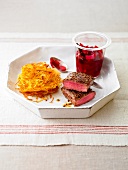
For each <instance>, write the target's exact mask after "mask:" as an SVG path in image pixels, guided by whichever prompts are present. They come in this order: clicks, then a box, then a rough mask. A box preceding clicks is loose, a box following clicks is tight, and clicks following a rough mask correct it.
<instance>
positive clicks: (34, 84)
mask: <svg viewBox="0 0 128 170" xmlns="http://www.w3.org/2000/svg"><path fill="white" fill-rule="evenodd" d="M60 85H61V77H60V72H59V71H58V70H57V69H55V68H50V67H49V65H48V64H46V63H45V62H39V63H30V64H26V65H24V66H23V67H22V70H21V74H19V75H18V82H17V86H18V90H19V92H21V93H22V94H23V95H24V96H25V97H26V98H27V99H29V97H28V96H34V97H36V98H37V99H38V98H42V99H46V95H48V94H51V93H54V92H56V91H57V90H58V88H59V87H60Z"/></svg>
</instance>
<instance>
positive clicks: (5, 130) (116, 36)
mask: <svg viewBox="0 0 128 170" xmlns="http://www.w3.org/2000/svg"><path fill="white" fill-rule="evenodd" d="M107 34H108V35H109V36H110V37H111V38H112V44H111V46H110V47H109V48H108V49H107V56H108V57H110V58H111V59H112V60H113V62H114V65H115V68H116V72H117V76H118V79H119V82H120V85H121V88H120V90H119V91H118V93H117V95H116V96H115V98H114V100H112V101H110V102H109V103H108V104H106V105H105V106H104V107H103V108H102V109H100V110H99V111H98V112H96V113H95V114H94V115H93V116H92V117H90V118H87V119H41V118H40V117H38V116H37V115H35V114H34V113H32V112H31V111H29V110H28V109H27V108H25V107H24V106H23V105H21V104H20V103H18V102H17V101H16V100H14V99H13V98H12V96H10V94H9V93H8V92H7V91H6V89H5V88H6V83H7V70H8V63H9V61H10V60H12V59H13V58H17V57H18V56H20V55H22V54H23V53H26V52H27V51H30V50H31V49H33V48H35V47H37V46H42V45H44V44H45V45H46V44H47V45H48V44H49V45H51V44H56V45H57V44H62V45H63V44H71V38H72V36H73V34H10V33H4V34H2V33H1V34H0V59H1V62H0V82H1V83H0V88H1V91H0V116H1V119H0V145H35V146H47V145H63V144H74V145H109V146H126V145H128V126H127V122H128V114H127V113H128V104H127V103H128V102H127V100H128V89H127V86H128V82H127V78H126V77H127V72H128V57H127V52H128V33H107Z"/></svg>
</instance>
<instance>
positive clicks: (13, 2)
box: [0, 0, 128, 33]
mask: <svg viewBox="0 0 128 170" xmlns="http://www.w3.org/2000/svg"><path fill="white" fill-rule="evenodd" d="M87 30H93V31H102V32H114V31H115V32H121V31H122V32H125V31H128V1H127V0H0V32H67V33H69V32H70V33H71V32H80V31H87Z"/></svg>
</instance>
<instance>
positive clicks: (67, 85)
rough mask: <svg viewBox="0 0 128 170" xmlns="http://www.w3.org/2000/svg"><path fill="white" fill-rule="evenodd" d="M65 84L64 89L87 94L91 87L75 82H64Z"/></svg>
mask: <svg viewBox="0 0 128 170" xmlns="http://www.w3.org/2000/svg"><path fill="white" fill-rule="evenodd" d="M63 84H64V87H65V88H67V89H71V90H77V91H81V92H87V90H88V88H89V87H90V86H89V85H86V84H81V83H77V82H73V81H64V82H63Z"/></svg>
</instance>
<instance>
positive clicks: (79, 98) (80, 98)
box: [61, 87, 96, 106]
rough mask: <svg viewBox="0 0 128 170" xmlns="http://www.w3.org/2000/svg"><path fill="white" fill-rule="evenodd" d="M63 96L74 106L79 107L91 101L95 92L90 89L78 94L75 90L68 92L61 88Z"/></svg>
mask: <svg viewBox="0 0 128 170" xmlns="http://www.w3.org/2000/svg"><path fill="white" fill-rule="evenodd" d="M61 90H62V93H63V95H64V96H65V97H66V98H67V99H68V100H69V101H70V102H71V103H72V104H73V105H74V106H80V105H82V104H85V103H87V102H89V101H90V100H92V99H93V98H94V97H95V95H96V92H95V91H92V90H91V89H89V90H88V92H78V91H75V90H69V89H66V88H64V87H62V88H61Z"/></svg>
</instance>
